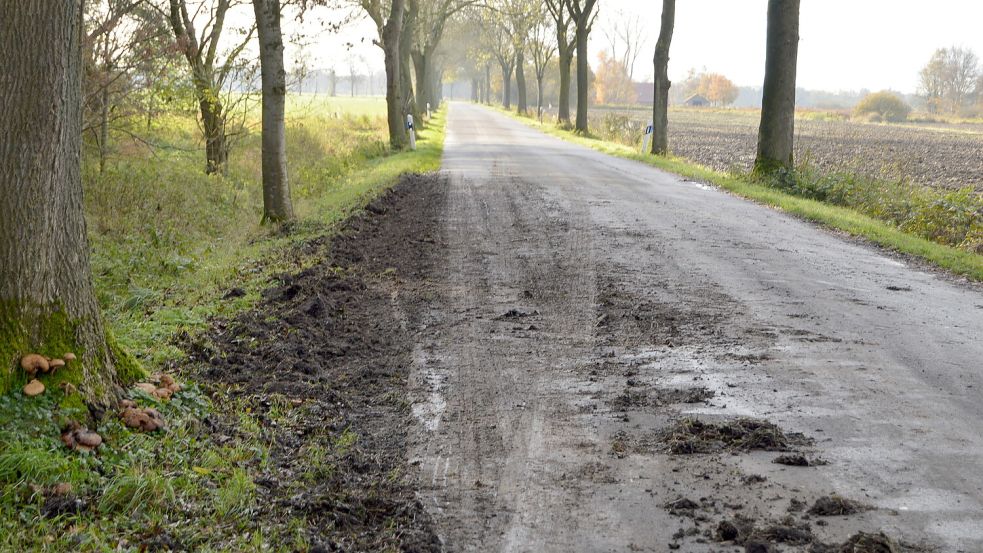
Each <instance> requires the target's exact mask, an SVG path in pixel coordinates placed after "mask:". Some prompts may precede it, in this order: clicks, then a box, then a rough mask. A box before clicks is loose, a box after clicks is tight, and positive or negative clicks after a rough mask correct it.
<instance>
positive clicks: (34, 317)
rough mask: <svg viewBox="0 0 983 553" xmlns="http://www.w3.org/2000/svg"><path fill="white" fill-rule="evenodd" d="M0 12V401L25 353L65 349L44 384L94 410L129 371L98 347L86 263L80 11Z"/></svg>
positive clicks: (13, 3)
mask: <svg viewBox="0 0 983 553" xmlns="http://www.w3.org/2000/svg"><path fill="white" fill-rule="evenodd" d="M0 13H2V14H3V15H2V16H0V67H3V71H4V73H3V78H2V79H0V211H2V212H3V216H2V217H0V393H6V392H7V391H9V390H11V389H12V388H14V387H15V386H19V385H20V384H22V383H23V382H24V381H25V380H26V378H25V374H24V372H23V371H22V370H21V369H20V366H19V363H18V361H19V359H20V358H21V357H22V356H23V355H26V354H28V353H40V354H42V355H46V356H50V357H61V356H62V355H63V354H64V353H67V352H72V353H75V354H76V355H77V356H78V360H77V361H74V362H70V363H69V364H68V366H67V367H65V368H64V369H62V370H60V371H59V372H58V373H57V374H56V375H54V376H45V377H42V378H41V379H42V381H44V383H45V385H46V386H47V387H48V388H49V389H55V388H56V387H57V383H58V382H62V381H69V382H72V383H74V384H75V386H76V387H77V388H78V390H79V392H80V393H81V394H82V397H83V399H84V400H85V401H86V402H88V403H89V404H90V406H92V407H97V408H99V409H102V408H105V407H107V406H109V405H110V404H111V403H112V402H113V401H115V399H117V398H118V396H119V394H120V391H121V390H120V386H119V383H118V378H119V375H118V370H119V369H132V370H134V371H139V369H138V367H137V365H136V364H135V362H134V361H133V359H132V358H130V357H127V356H125V355H124V354H122V353H121V351H120V350H119V349H118V348H117V347H116V346H115V345H114V342H113V340H111V339H108V338H107V335H106V331H105V329H104V327H103V322H102V315H101V313H100V311H99V305H98V304H97V302H96V297H95V293H94V291H93V285H92V270H91V268H90V266H89V246H88V240H87V238H86V231H85V219H84V216H83V204H82V178H81V165H80V160H81V153H82V84H81V66H82V56H81V52H82V48H81V44H80V38H81V31H82V2H81V0H62V1H59V2H20V1H17V0H2V1H0ZM135 375H136V373H134V376H135ZM93 410H94V411H96V409H93Z"/></svg>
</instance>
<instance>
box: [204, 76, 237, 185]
mask: <svg viewBox="0 0 983 553" xmlns="http://www.w3.org/2000/svg"><path fill="white" fill-rule="evenodd" d="M197 92H198V108H199V110H200V111H201V126H202V128H203V129H204V131H205V173H207V174H209V175H211V174H215V173H220V174H224V173H225V169H226V164H227V163H228V161H229V146H228V142H227V141H226V137H225V112H223V111H222V103H221V102H219V100H218V98H214V94H213V93H211V92H210V91H208V90H207V89H200V88H199V89H198V91H197Z"/></svg>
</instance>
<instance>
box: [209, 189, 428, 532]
mask: <svg viewBox="0 0 983 553" xmlns="http://www.w3.org/2000/svg"><path fill="white" fill-rule="evenodd" d="M444 187H445V183H444V180H443V179H442V178H441V177H439V176H436V175H424V176H408V177H405V178H404V179H403V181H402V182H401V183H400V184H399V185H398V186H396V187H395V188H394V189H393V190H392V191H391V192H389V193H388V194H387V195H385V196H383V197H381V198H379V199H377V200H376V201H374V202H373V203H372V204H371V205H369V206H368V208H367V209H366V210H365V211H364V212H363V213H361V214H359V215H356V216H354V217H353V218H352V219H351V220H349V221H348V222H347V223H346V228H345V229H344V230H343V231H342V232H341V233H340V235H339V236H337V237H335V238H334V239H333V240H330V242H329V241H327V240H325V241H323V242H313V243H310V244H307V245H305V246H304V248H305V249H306V250H307V253H311V252H312V251H317V250H318V249H320V250H323V252H324V255H323V261H321V262H319V263H316V264H315V265H314V266H312V267H309V268H306V269H303V270H301V271H300V272H298V273H296V274H285V275H282V276H280V277H278V282H277V283H276V285H275V286H274V287H272V288H270V289H269V290H267V291H266V293H265V295H264V301H263V302H262V304H261V305H260V306H259V307H257V309H255V310H254V311H252V312H249V313H247V314H245V315H243V316H241V317H239V318H238V319H236V320H234V321H229V322H220V323H217V324H216V325H215V328H214V329H213V332H212V333H211V334H210V335H209V336H208V337H207V339H206V340H203V341H202V342H201V343H197V344H194V345H192V346H191V349H192V355H193V357H194V358H195V360H196V361H198V362H199V363H200V367H201V368H200V370H201V374H200V375H199V377H200V379H201V380H203V381H204V382H205V383H206V384H207V385H209V386H210V388H211V389H212V392H213V394H214V395H215V399H216V403H219V404H220V403H222V402H225V401H237V402H244V403H245V405H246V406H247V407H248V409H249V410H251V412H252V415H253V417H251V418H250V420H249V421H243V420H242V418H241V417H240V419H238V420H231V419H230V418H229V417H226V418H224V419H223V418H222V417H216V418H215V420H212V421H210V425H209V426H210V428H211V430H210V433H211V439H214V440H216V441H218V442H219V443H223V444H226V443H235V442H236V441H237V440H240V439H241V437H242V436H244V435H247V434H248V435H253V436H254V435H255V434H257V433H258V434H260V435H261V436H262V438H263V441H264V442H266V443H268V444H269V455H268V458H267V459H257V458H253V459H248V460H246V461H244V464H245V465H247V466H248V470H249V472H250V474H252V475H258V476H256V477H254V481H255V484H256V486H257V489H256V493H257V496H258V502H257V503H258V505H257V508H258V516H259V517H262V518H264V519H266V521H265V522H268V523H269V524H270V525H272V526H276V525H281V524H282V525H286V524H291V525H299V526H302V527H306V528H307V541H308V544H307V546H308V547H309V548H310V550H311V551H336V550H337V551H381V550H386V551H394V550H402V551H437V550H440V548H441V545H440V542H439V539H438V538H437V535H436V534H435V532H434V530H433V523H432V521H431V519H430V517H429V515H428V514H427V513H426V511H425V510H424V509H423V508H422V506H421V505H420V503H419V501H418V500H417V499H416V495H415V492H414V488H413V482H412V478H411V477H410V476H408V475H409V474H410V471H409V470H408V464H407V456H406V434H407V427H408V424H409V420H410V418H411V413H410V408H409V405H408V404H407V402H406V400H405V397H406V382H407V377H408V372H409V368H410V365H411V353H412V343H411V337H410V335H409V330H408V329H407V324H406V320H407V312H408V311H412V310H414V309H416V308H418V307H419V306H420V305H422V304H424V303H425V300H424V299H423V296H425V295H426V289H427V286H428V280H427V279H428V275H429V274H430V270H431V266H432V260H433V258H434V254H435V251H436V250H437V248H438V247H439V243H440V241H441V237H440V236H439V231H438V230H437V229H439V228H440V226H439V224H437V218H438V217H439V215H440V213H441V210H442V203H443V199H444V193H445V188H444ZM220 411H221V406H220ZM283 545H289V544H283Z"/></svg>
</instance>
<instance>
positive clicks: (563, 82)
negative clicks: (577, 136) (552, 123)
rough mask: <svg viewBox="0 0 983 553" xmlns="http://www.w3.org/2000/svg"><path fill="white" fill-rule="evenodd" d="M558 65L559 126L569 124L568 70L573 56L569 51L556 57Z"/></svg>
mask: <svg viewBox="0 0 983 553" xmlns="http://www.w3.org/2000/svg"><path fill="white" fill-rule="evenodd" d="M558 59H559V63H560V99H559V106H557V109H558V110H559V115H558V116H557V122H558V123H560V124H561V125H569V124H570V70H571V66H572V65H573V55H572V54H571V52H570V51H569V50H567V51H566V52H565V53H561V54H559V55H558Z"/></svg>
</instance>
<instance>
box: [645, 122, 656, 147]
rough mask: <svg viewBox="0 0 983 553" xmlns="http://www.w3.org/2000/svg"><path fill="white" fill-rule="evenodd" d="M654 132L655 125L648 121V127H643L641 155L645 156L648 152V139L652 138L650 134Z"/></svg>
mask: <svg viewBox="0 0 983 553" xmlns="http://www.w3.org/2000/svg"><path fill="white" fill-rule="evenodd" d="M654 130H655V123H654V122H652V121H649V126H647V127H645V138H644V139H643V140H642V153H643V154H647V153H648V151H649V138H651V137H652V132H653V131H654Z"/></svg>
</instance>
